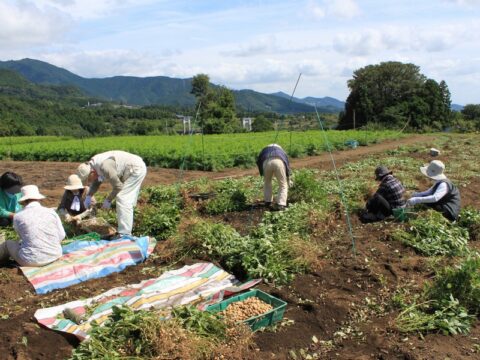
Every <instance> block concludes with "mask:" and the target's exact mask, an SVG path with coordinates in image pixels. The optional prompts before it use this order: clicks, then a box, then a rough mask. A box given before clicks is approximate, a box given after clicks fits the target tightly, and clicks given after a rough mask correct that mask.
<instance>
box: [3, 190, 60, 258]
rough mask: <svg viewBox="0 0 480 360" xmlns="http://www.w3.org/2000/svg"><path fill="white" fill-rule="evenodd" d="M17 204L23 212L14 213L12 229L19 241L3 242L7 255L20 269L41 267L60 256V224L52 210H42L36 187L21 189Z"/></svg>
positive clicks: (40, 197) (41, 197) (40, 195)
mask: <svg viewBox="0 0 480 360" xmlns="http://www.w3.org/2000/svg"><path fill="white" fill-rule="evenodd" d="M21 192H22V197H21V198H20V199H19V202H20V203H21V204H22V205H23V206H24V208H23V210H21V211H19V212H18V213H17V214H15V217H14V218H13V227H14V229H15V231H16V232H17V233H18V235H19V237H20V242H16V241H12V240H7V241H6V243H5V245H6V248H7V250H8V254H9V255H10V256H11V257H12V258H13V259H14V260H15V261H16V262H17V263H19V264H20V265H21V266H43V265H47V264H50V263H51V262H53V261H55V260H57V259H58V258H59V257H60V256H62V245H61V242H62V240H63V239H64V238H65V231H64V229H63V226H62V222H61V221H60V218H59V217H58V215H57V213H56V212H55V210H53V209H49V208H46V207H43V206H42V205H41V204H40V200H42V199H45V196H43V195H42V194H40V192H39V191H38V187H36V186H35V185H27V186H24V187H22V190H21Z"/></svg>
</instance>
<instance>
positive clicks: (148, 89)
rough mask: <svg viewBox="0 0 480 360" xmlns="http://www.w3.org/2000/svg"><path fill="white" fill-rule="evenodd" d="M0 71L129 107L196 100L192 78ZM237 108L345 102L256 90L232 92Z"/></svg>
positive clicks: (332, 109)
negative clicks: (91, 76)
mask: <svg viewBox="0 0 480 360" xmlns="http://www.w3.org/2000/svg"><path fill="white" fill-rule="evenodd" d="M0 69H8V70H12V71H15V72H17V73H19V74H21V75H22V76H23V77H24V78H25V79H27V80H28V81H30V82H32V83H34V84H40V85H63V86H74V87H76V88H78V89H80V90H81V91H82V92H83V93H84V94H85V95H86V96H89V97H96V98H101V99H104V100H105V101H113V102H121V103H126V104H130V105H141V106H143V105H171V106H187V107H191V106H194V104H195V97H194V96H193V95H192V94H190V90H191V83H192V79H191V78H188V79H178V78H171V77H166V76H154V77H135V76H114V77H108V78H84V77H81V76H79V75H76V74H74V73H72V72H70V71H68V70H66V69H63V68H60V67H57V66H54V65H51V64H49V63H46V62H43V61H40V60H35V59H22V60H10V61H0ZM233 93H234V96H235V100H236V104H237V107H238V108H239V109H241V110H244V111H250V112H277V113H283V114H286V113H299V112H312V111H315V109H314V106H313V105H314V104H315V105H316V106H317V109H318V111H319V112H322V113H337V112H339V111H341V110H343V108H344V102H342V101H340V100H337V99H334V98H330V97H325V98H313V97H307V98H303V99H298V98H293V99H292V101H290V96H289V95H287V94H285V93H282V92H278V93H273V94H264V93H260V92H257V91H254V90H233Z"/></svg>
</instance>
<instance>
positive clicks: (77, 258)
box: [21, 236, 156, 294]
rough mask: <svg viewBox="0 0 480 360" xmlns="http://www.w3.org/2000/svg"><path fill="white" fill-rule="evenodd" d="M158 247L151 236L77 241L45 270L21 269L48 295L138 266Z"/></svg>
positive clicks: (40, 292)
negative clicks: (56, 290) (55, 290)
mask: <svg viewBox="0 0 480 360" xmlns="http://www.w3.org/2000/svg"><path fill="white" fill-rule="evenodd" d="M155 245H156V240H155V239H154V238H151V237H148V236H145V237H140V238H137V237H131V236H123V237H122V238H120V239H118V240H113V241H107V240H100V241H73V242H71V243H70V244H68V245H64V246H63V255H62V257H61V258H60V259H58V260H56V261H55V262H53V263H51V264H48V265H45V266H42V267H28V266H22V267H21V269H22V272H23V274H24V275H25V276H26V278H27V279H28V281H30V283H31V284H32V285H33V287H34V288H35V291H36V292H37V294H45V293H47V292H49V291H52V290H54V289H61V288H65V287H68V286H71V285H74V284H78V283H80V282H83V281H87V280H90V279H96V278H100V277H104V276H107V275H109V274H112V273H115V272H120V271H122V270H123V269H125V268H126V267H127V266H131V265H136V264H138V263H140V262H142V261H144V260H145V259H146V258H147V257H148V256H149V255H150V254H151V253H152V251H153V249H154V248H155Z"/></svg>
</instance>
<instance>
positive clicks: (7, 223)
mask: <svg viewBox="0 0 480 360" xmlns="http://www.w3.org/2000/svg"><path fill="white" fill-rule="evenodd" d="M10 225H12V220H11V219H10V218H3V217H2V218H0V226H1V227H5V226H10Z"/></svg>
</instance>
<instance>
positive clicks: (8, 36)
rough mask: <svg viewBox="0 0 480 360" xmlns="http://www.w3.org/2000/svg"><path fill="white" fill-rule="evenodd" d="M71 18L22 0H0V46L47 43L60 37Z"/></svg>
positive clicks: (28, 45)
mask: <svg viewBox="0 0 480 360" xmlns="http://www.w3.org/2000/svg"><path fill="white" fill-rule="evenodd" d="M70 25H71V20H70V19H69V18H68V17H67V16H65V15H64V14H62V13H60V12H59V11H57V10H56V9H54V8H51V7H46V8H44V9H40V8H38V7H37V6H35V5H34V4H32V3H29V2H26V1H19V2H13V3H12V2H10V1H2V2H0V47H1V48H3V50H5V49H8V50H14V49H18V48H25V47H30V46H38V45H48V44H49V43H51V42H52V41H53V40H58V39H61V38H62V37H63V35H64V34H65V32H66V31H67V29H68V28H69V26H70Z"/></svg>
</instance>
